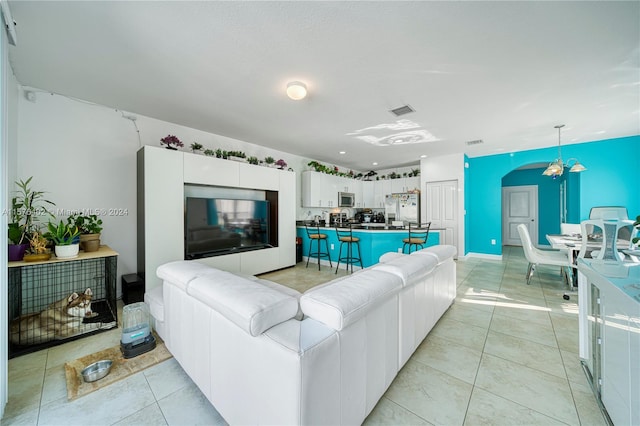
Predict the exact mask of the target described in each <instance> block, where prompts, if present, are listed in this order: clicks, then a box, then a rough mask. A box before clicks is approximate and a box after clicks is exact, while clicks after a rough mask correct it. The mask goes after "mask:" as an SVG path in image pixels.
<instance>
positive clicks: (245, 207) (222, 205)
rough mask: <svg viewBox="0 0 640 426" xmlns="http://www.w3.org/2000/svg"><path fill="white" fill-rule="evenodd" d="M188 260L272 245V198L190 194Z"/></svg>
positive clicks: (187, 232)
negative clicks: (235, 198) (195, 195)
mask: <svg viewBox="0 0 640 426" xmlns="http://www.w3.org/2000/svg"><path fill="white" fill-rule="evenodd" d="M184 235H185V245H184V246H185V259H198V258H201V257H210V256H217V255H221V254H228V253H231V252H237V251H245V250H257V249H262V248H266V247H270V246H269V201H265V200H233V199H225V198H197V197H187V199H186V202H185V232H184Z"/></svg>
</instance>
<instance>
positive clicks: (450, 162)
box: [420, 154, 465, 257]
mask: <svg viewBox="0 0 640 426" xmlns="http://www.w3.org/2000/svg"><path fill="white" fill-rule="evenodd" d="M447 180H457V181H458V256H459V257H462V256H464V253H465V247H464V233H465V228H464V217H465V208H464V189H465V188H464V154H453V155H444V156H442V157H433V158H424V159H422V160H420V183H421V188H420V191H422V193H423V194H425V193H426V188H427V185H426V184H427V182H439V181H447ZM421 211H422V217H421V218H420V220H422V221H426V214H427V210H426V197H422V206H421Z"/></svg>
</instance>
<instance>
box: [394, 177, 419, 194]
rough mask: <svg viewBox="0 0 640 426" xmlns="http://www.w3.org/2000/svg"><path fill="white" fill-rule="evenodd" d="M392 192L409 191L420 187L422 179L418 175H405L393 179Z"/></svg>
mask: <svg viewBox="0 0 640 426" xmlns="http://www.w3.org/2000/svg"><path fill="white" fill-rule="evenodd" d="M390 181H391V192H392V193H396V192H409V191H414V190H416V189H420V180H419V178H418V177H413V176H412V177H403V178H398V179H391V180H390Z"/></svg>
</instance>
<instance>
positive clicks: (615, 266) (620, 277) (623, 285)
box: [578, 259, 640, 303]
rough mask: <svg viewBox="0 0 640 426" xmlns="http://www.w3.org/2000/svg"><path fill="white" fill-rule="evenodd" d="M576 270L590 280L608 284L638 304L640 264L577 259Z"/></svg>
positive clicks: (639, 299) (639, 296)
mask: <svg viewBox="0 0 640 426" xmlns="http://www.w3.org/2000/svg"><path fill="white" fill-rule="evenodd" d="M578 270H579V271H580V272H582V273H583V274H585V275H586V276H587V277H589V278H590V279H592V280H594V281H596V282H598V283H601V282H608V283H609V284H611V285H613V286H614V287H616V288H617V289H619V290H620V291H621V292H622V293H624V294H626V295H627V296H629V297H630V298H631V299H632V300H634V301H636V302H639V303H640V263H639V262H637V261H636V262H612V261H605V260H597V259H596V260H592V259H578Z"/></svg>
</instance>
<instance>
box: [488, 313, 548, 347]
mask: <svg viewBox="0 0 640 426" xmlns="http://www.w3.org/2000/svg"><path fill="white" fill-rule="evenodd" d="M490 330H492V331H496V332H498V333H504V334H508V335H510V336H513V337H521V338H523V339H527V340H531V341H532V342H536V343H542V344H543V345H547V346H553V347H557V346H558V344H557V342H556V335H555V334H554V333H553V327H551V325H542V324H534V323H530V322H528V321H523V320H517V319H513V318H511V317H506V316H504V315H497V314H494V315H493V319H492V320H491V327H490Z"/></svg>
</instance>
